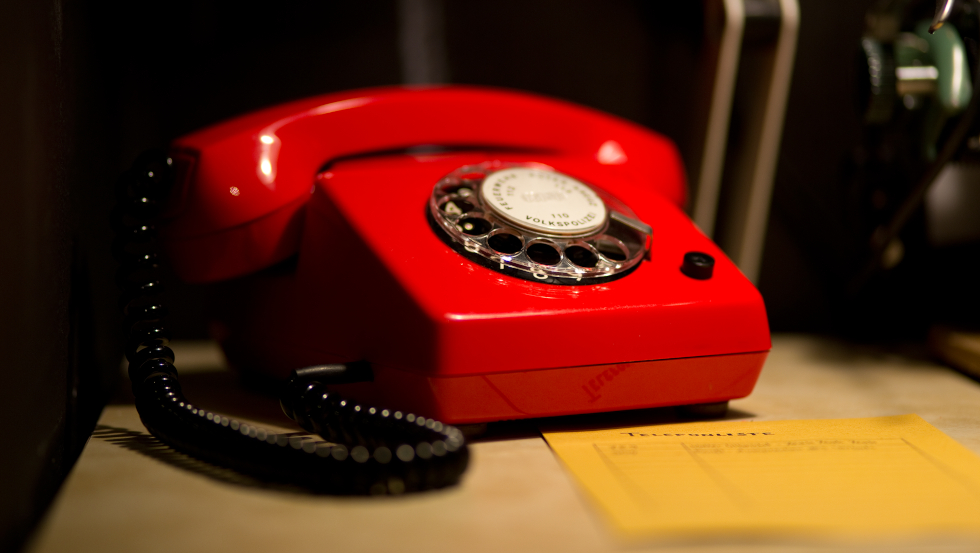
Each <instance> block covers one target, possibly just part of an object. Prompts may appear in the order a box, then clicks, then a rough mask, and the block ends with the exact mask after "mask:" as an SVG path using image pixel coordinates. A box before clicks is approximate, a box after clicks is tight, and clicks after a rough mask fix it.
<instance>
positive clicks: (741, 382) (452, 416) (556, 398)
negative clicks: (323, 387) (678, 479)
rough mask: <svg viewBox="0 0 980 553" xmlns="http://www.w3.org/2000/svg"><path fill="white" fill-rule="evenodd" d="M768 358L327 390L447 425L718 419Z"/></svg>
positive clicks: (394, 374) (389, 373) (389, 374)
mask: <svg viewBox="0 0 980 553" xmlns="http://www.w3.org/2000/svg"><path fill="white" fill-rule="evenodd" d="M767 355H768V352H765V351H763V352H753V353H740V354H731V355H713V356H707V357H691V358H684V359H663V360H657V361H642V362H636V363H619V364H610V365H590V366H584V367H566V368H557V369H541V370H533V371H515V372H501V373H492V374H478V375H465V376H445V377H437V376H426V375H421V374H415V373H411V372H407V371H402V370H398V369H393V368H390V367H385V366H378V365H375V366H374V367H373V369H374V381H373V382H359V383H354V384H342V385H336V386H332V388H335V389H336V390H337V391H338V392H341V393H342V394H344V395H346V396H348V397H352V398H354V399H356V400H358V401H363V402H365V403H370V404H373V405H379V406H384V407H388V408H393V409H400V410H403V411H409V412H414V413H419V414H422V415H425V416H426V417H434V418H436V419H437V420H440V421H444V422H447V423H450V424H469V423H480V422H488V421H498V420H512V419H526V418H538V417H554V416H561V415H571V414H581V413H599V412H605V411H620V410H628V409H646V408H651V407H668V406H686V407H685V409H686V410H687V411H689V412H690V414H691V415H695V416H701V417H715V416H723V415H724V409H725V408H726V407H727V402H728V400H730V399H737V398H741V397H745V396H747V395H749V393H750V392H751V391H752V388H753V387H754V386H755V382H756V380H757V379H758V377H759V373H760V371H761V370H762V365H763V363H764V362H765V359H766V356H767Z"/></svg>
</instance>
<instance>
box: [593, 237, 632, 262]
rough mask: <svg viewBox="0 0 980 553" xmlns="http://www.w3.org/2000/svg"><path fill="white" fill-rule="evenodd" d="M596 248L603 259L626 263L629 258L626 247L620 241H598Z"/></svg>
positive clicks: (606, 239)
mask: <svg viewBox="0 0 980 553" xmlns="http://www.w3.org/2000/svg"><path fill="white" fill-rule="evenodd" d="M594 246H595V249H596V251H598V252H599V254H600V255H602V257H605V258H606V259H608V260H610V261H626V259H627V257H629V254H628V252H627V250H626V246H625V245H623V243H622V242H620V241H619V240H612V239H609V238H605V239H603V240H596V241H595V244H594Z"/></svg>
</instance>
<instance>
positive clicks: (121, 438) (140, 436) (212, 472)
mask: <svg viewBox="0 0 980 553" xmlns="http://www.w3.org/2000/svg"><path fill="white" fill-rule="evenodd" d="M296 434H305V433H296ZM92 438H95V439H98V440H103V441H106V442H109V443H111V444H113V445H116V446H119V447H121V448H123V449H128V450H130V451H133V452H135V453H138V454H140V455H144V456H146V457H149V458H151V459H155V460H157V461H161V462H163V463H166V464H168V465H170V466H172V467H175V468H178V469H181V470H186V471H188V472H193V473H195V474H199V475H201V476H205V477H208V478H211V479H214V480H218V481H220V482H225V483H228V484H235V485H239V486H245V487H249V488H264V489H271V490H277V491H285V492H292V493H300V494H310V495H313V494H314V492H313V491H311V490H308V489H306V488H302V487H299V486H290V485H287V484H280V483H275V482H268V481H264V480H260V479H258V478H253V477H251V476H249V475H247V474H243V473H241V472H238V471H236V470H234V469H230V468H226V467H221V466H218V465H212V464H211V463H208V462H206V461H202V460H200V459H197V458H195V457H191V456H190V455H185V454H183V453H181V452H179V451H177V450H175V449H173V448H172V447H170V446H168V445H167V444H165V443H163V442H161V441H160V440H159V439H157V437H156V436H153V435H151V434H147V433H145V432H140V431H138V430H130V429H128V428H119V427H115V426H108V425H105V424H99V425H97V426H96V427H95V430H94V431H93V432H92Z"/></svg>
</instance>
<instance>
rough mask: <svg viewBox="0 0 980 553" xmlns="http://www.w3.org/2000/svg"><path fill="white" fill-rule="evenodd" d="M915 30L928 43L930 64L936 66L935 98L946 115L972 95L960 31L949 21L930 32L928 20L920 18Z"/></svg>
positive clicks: (954, 111)
mask: <svg viewBox="0 0 980 553" xmlns="http://www.w3.org/2000/svg"><path fill="white" fill-rule="evenodd" d="M915 34H916V35H918V36H919V37H920V38H922V39H924V40H925V41H926V42H927V43H928V44H929V57H930V58H932V65H935V66H936V69H938V70H939V78H938V79H937V80H936V99H937V100H938V103H939V105H940V107H941V108H942V110H943V113H945V114H946V116H947V117H949V116H952V115H956V114H958V113H960V112H961V111H963V110H964V109H966V105H967V104H968V103H969V102H970V97H971V96H972V95H973V84H972V82H971V77H970V66H969V64H968V63H967V57H966V47H965V46H964V45H963V39H962V38H960V33H959V32H957V30H956V27H953V26H952V25H943V26H942V27H941V28H940V29H939V30H937V31H936V32H935V33H934V34H929V22H928V21H922V22H920V23H919V24H918V25H916V28H915Z"/></svg>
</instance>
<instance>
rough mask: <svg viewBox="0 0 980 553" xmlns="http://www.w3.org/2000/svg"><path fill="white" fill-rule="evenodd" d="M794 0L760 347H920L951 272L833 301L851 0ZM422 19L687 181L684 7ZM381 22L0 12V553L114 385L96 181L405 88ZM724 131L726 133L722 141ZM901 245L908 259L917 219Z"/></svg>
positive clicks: (462, 63)
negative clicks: (324, 104) (214, 127)
mask: <svg viewBox="0 0 980 553" xmlns="http://www.w3.org/2000/svg"><path fill="white" fill-rule="evenodd" d="M760 2H762V3H765V1H763V0H760ZM800 3H801V12H802V27H801V32H800V37H799V46H798V51H797V57H796V66H795V73H794V76H793V80H792V87H791V96H790V99H789V105H788V111H787V116H786V123H785V132H784V140H783V144H782V151H781V156H780V161H779V166H778V170H777V177H776V183H775V191H774V196H773V207H772V215H771V218H770V221H769V232H768V235H767V239H766V253H765V258H764V261H763V268H762V274H761V278H760V283H759V284H760V289H761V291H762V293H763V296H764V297H765V300H766V304H767V309H768V311H769V315H770V322H771V326H772V329H773V330H774V331H816V332H831V333H843V334H848V335H850V336H858V337H879V338H880V337H882V336H886V337H889V338H891V339H897V338H900V339H916V338H921V336H922V333H923V332H924V330H925V328H927V326H928V324H929V323H930V322H932V321H933V320H935V319H936V318H938V317H943V316H947V315H949V313H948V312H937V311H936V310H935V309H932V308H930V307H929V306H930V305H934V303H935V301H936V300H937V298H938V299H939V300H941V301H946V302H948V301H955V298H956V297H957V296H956V295H955V294H954V293H953V292H951V291H950V290H951V289H955V287H950V286H940V288H942V289H943V290H945V292H943V293H944V294H946V296H942V294H939V293H938V292H934V291H935V290H936V289H937V288H936V283H937V282H938V283H940V284H942V283H944V282H947V280H948V279H949V278H950V277H949V275H948V274H946V273H942V271H939V272H937V270H936V268H935V267H936V264H937V263H940V264H941V263H942V262H943V259H944V258H942V257H941V255H949V252H945V254H943V252H938V253H937V252H935V251H931V250H929V249H928V248H925V247H923V248H920V249H919V250H915V248H912V253H911V254H910V255H911V257H910V258H909V259H910V261H908V262H903V265H900V266H899V272H897V273H895V274H897V275H898V276H895V274H892V275H886V276H884V277H880V278H879V280H876V281H875V283H874V286H873V287H872V288H873V289H874V290H877V292H874V293H864V294H863V295H861V296H860V297H857V298H854V297H849V296H846V295H845V294H844V286H845V282H846V281H847V278H848V277H849V275H850V273H851V272H853V270H854V267H853V263H854V258H855V255H857V254H855V253H854V252H858V253H860V252H863V251H864V250H863V248H864V247H865V241H866V239H867V236H866V235H865V234H862V233H863V232H864V230H862V228H863V227H862V226H861V217H862V215H861V214H862V208H861V205H862V204H861V202H862V201H863V200H862V199H861V198H862V197H863V196H862V194H863V193H864V192H863V191H862V182H863V181H861V179H860V178H857V179H856V177H854V175H855V174H856V173H855V171H854V169H853V168H854V166H855V164H860V162H861V160H862V159H864V158H863V157H862V156H863V155H864V156H865V157H867V156H866V155H865V154H866V152H865V153H862V143H863V140H864V139H865V135H864V130H863V124H862V119H861V114H860V111H859V109H857V107H856V105H857V102H856V100H855V89H856V84H855V83H856V78H857V77H856V73H855V69H854V67H855V64H854V58H855V54H856V53H857V52H858V47H859V46H858V45H859V40H860V36H861V33H862V31H863V28H864V12H865V10H866V9H867V6H868V5H869V4H870V1H861V2H844V1H839V2H828V1H826V0H801V2H800ZM430 4H431V5H434V6H436V7H437V8H438V9H439V10H440V13H441V16H442V17H443V21H444V29H445V32H444V48H445V50H444V51H445V60H446V63H445V67H444V68H443V69H444V73H445V74H444V75H443V78H444V79H445V80H447V81H448V82H452V83H471V84H487V85H493V86H501V87H511V88H517V89H523V90H529V91H535V92H539V93H542V94H547V95H551V96H556V97H560V98H564V99H567V100H571V101H573V102H579V103H582V104H587V105H590V106H593V107H595V108H598V109H601V110H605V111H608V112H610V113H613V114H616V115H619V116H622V117H625V118H628V119H631V120H633V121H636V122H638V123H640V124H643V125H646V126H648V127H650V128H653V129H655V130H658V131H660V132H662V133H664V134H666V135H668V136H670V137H672V138H674V139H675V140H676V141H677V142H678V144H679V145H680V146H681V148H682V151H683V152H684V153H685V154H686V158H685V161H686V162H687V163H688V165H689V167H691V164H692V163H693V160H692V155H691V154H690V152H691V150H692V147H691V146H692V142H693V141H694V140H695V138H696V136H695V135H696V133H694V131H693V130H692V129H693V128H694V127H695V125H693V124H692V122H693V121H698V120H701V118H702V116H703V114H700V113H696V112H695V109H696V102H695V100H696V99H697V98H699V94H702V95H703V92H704V91H703V90H701V89H700V88H699V87H698V79H697V78H696V75H697V64H698V62H699V60H701V59H702V58H703V56H704V51H703V49H704V46H703V34H704V31H703V29H702V20H703V13H702V10H703V7H702V5H701V4H700V3H698V2H669V3H667V2H645V1H643V0H615V1H613V0H610V1H606V2H601V3H600V2H585V1H581V2H569V1H560V0H540V1H527V0H522V1H518V0H494V1H489V0H485V1H471V2H446V3H445V4H444V5H443V4H441V3H440V2H437V1H435V2H430ZM399 14H400V12H399V4H397V3H396V2H394V1H377V2H353V1H351V2H291V3H276V4H274V3H264V4H254V5H251V4H243V3H232V2H226V3H225V2H216V1H200V2H190V1H183V2H180V1H178V2H169V3H163V2H128V3H122V2H93V1H86V0H47V1H33V0H7V1H5V2H2V3H0V83H2V84H0V168H2V173H0V175H2V176H0V336H2V337H3V344H4V348H3V356H2V358H0V359H2V361H0V363H2V365H0V379H2V382H0V394H2V396H0V406H2V410H3V411H2V416H3V418H4V420H5V421H6V422H7V425H6V428H7V431H6V432H5V434H6V435H5V437H4V438H5V439H4V445H3V448H2V452H3V453H2V454H0V455H2V456H0V459H2V466H0V469H2V472H0V474H2V476H0V497H2V498H3V500H2V501H0V550H13V549H16V548H19V547H20V545H21V544H22V543H23V540H24V539H25V538H26V536H27V535H28V533H29V531H30V530H31V528H32V526H33V524H34V523H35V521H36V520H37V519H38V517H39V516H41V515H42V514H43V510H44V508H45V506H46V505H47V504H48V502H49V501H50V499H51V497H52V496H53V494H54V493H55V491H56V490H57V486H58V485H59V484H60V482H61V480H62V479H63V477H64V475H65V474H66V472H67V470H68V469H69V468H70V466H71V464H72V463H73V461H74V459H75V458H76V456H77V454H78V452H79V451H80V448H81V446H82V445H83V444H84V440H85V438H86V437H87V436H88V433H89V432H90V431H91V428H92V426H93V425H94V423H95V420H96V418H97V416H98V413H99V411H100V409H101V407H102V405H103V404H104V402H105V400H106V398H107V397H108V395H109V394H110V393H111V391H112V390H113V387H114V386H117V385H118V384H119V382H118V378H117V375H118V373H119V360H120V357H121V348H120V344H119V340H118V338H117V336H118V332H117V328H118V316H117V314H116V313H117V307H116V299H115V295H116V292H115V290H114V286H113V283H112V280H113V274H114V264H113V262H112V260H111V255H110V253H109V243H110V240H111V235H110V231H109V226H108V222H107V221H108V214H109V210H110V209H111V206H112V191H111V188H112V183H113V181H114V179H115V177H116V175H118V174H119V173H120V172H122V171H123V170H124V169H125V168H126V167H128V165H129V164H130V163H131V162H132V160H133V159H134V158H135V156H136V155H137V154H138V153H139V152H141V151H143V150H145V149H148V148H152V147H164V146H165V145H166V144H167V143H168V141H170V140H171V139H173V138H174V137H177V136H179V135H181V134H183V133H186V132H188V131H191V130H194V129H197V128H200V127H202V126H205V125H208V124H210V123H214V122H216V121H219V120H222V119H225V118H228V117H232V116H234V115H237V114H240V113H243V112H246V111H249V110H253V109H256V108H259V107H263V106H269V105H273V104H276V103H279V102H283V101H287V100H292V99H296V98H301V97H304V96H309V95H313V94H320V93H325V92H330V91H338V90H344V89H351V88H359V87H368V86H377V85H387V84H398V83H402V82H404V81H405V79H406V75H405V74H403V73H404V69H403V63H402V59H403V58H402V57H401V56H402V53H400V51H399V49H400V43H399V36H400V35H399V17H401V16H400V15H399ZM764 35H765V33H763V36H762V38H758V37H756V39H754V40H763V41H764V40H766V38H765V36H764ZM750 39H751V37H750ZM750 46H751V45H747V48H749V47H750ZM739 124H740V121H739V119H738V114H737V113H736V115H735V117H734V119H733V122H732V125H733V133H737V131H738V125H739ZM855 220H857V223H855ZM917 224H918V226H916V225H917ZM908 232H909V233H911V238H910V240H911V242H910V243H915V240H916V236H919V235H921V233H922V231H921V222H920V223H916V224H913V225H911V226H910V230H909V231H908ZM842 252H844V253H842ZM912 254H914V255H912ZM937 256H939V257H937ZM858 257H859V256H858ZM974 257H976V256H974ZM902 271H904V272H902ZM943 279H947V280H943ZM170 284H171V286H172V288H173V289H172V293H171V299H170V302H171V304H172V305H173V309H172V311H173V312H175V313H176V315H175V316H174V317H173V318H172V324H173V327H174V329H175V335H176V337H177V338H185V339H187V338H206V337H207V321H206V318H205V317H204V308H203V304H204V303H205V302H204V298H205V296H206V294H207V290H206V289H200V288H194V287H188V286H181V285H180V284H179V283H174V282H172V283H170ZM937 294H939V295H938V296H937ZM950 297H952V298H953V299H952V300H951V299H950ZM960 299H962V297H961V296H960Z"/></svg>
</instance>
